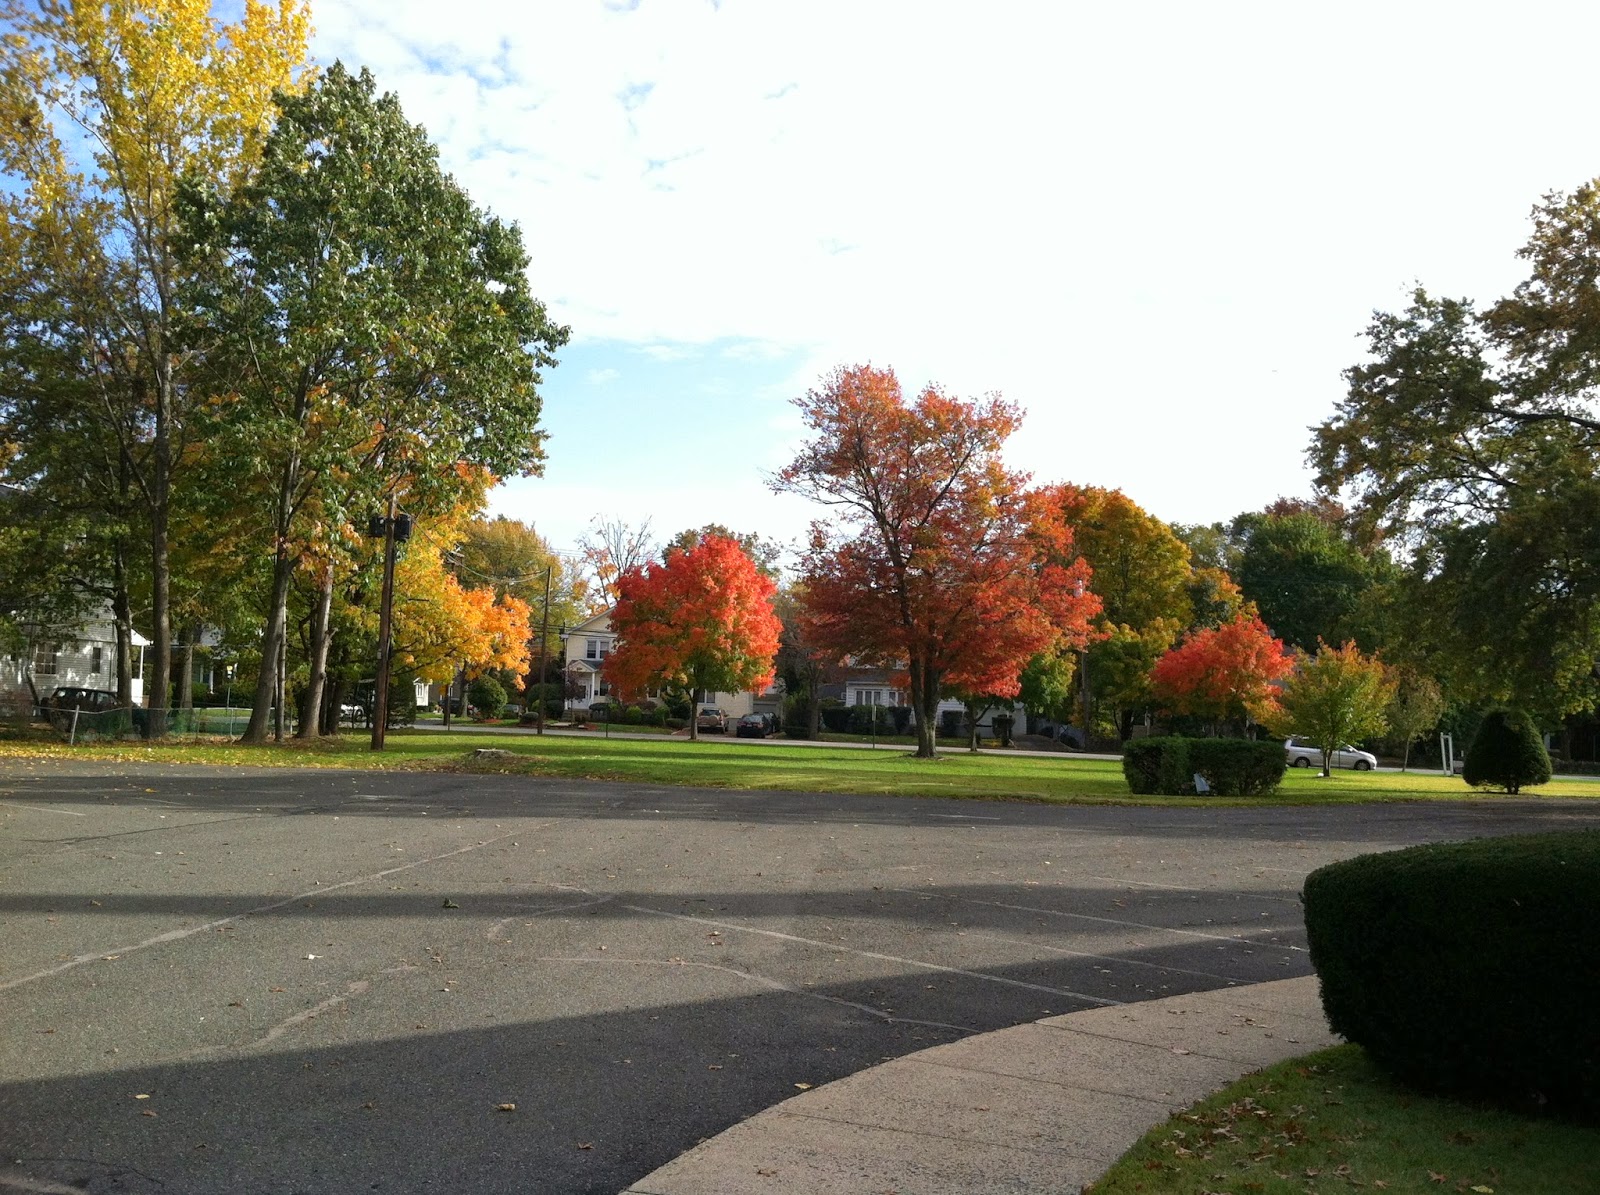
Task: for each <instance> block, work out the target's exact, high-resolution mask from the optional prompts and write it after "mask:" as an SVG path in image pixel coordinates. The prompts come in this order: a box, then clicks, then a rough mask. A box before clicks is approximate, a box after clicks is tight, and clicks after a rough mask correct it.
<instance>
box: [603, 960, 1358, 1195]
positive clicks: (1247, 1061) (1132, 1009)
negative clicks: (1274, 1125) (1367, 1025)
mask: <svg viewBox="0 0 1600 1195" xmlns="http://www.w3.org/2000/svg"><path fill="white" fill-rule="evenodd" d="M1337 1042H1338V1039H1337V1038H1336V1037H1334V1036H1333V1035H1332V1034H1331V1033H1330V1032H1329V1030H1328V1025H1327V1021H1326V1020H1325V1019H1324V1017H1323V1014H1322V1004H1321V1001H1320V999H1319V998H1318V995H1317V981H1316V979H1315V977H1307V978H1304V979H1285V980H1279V981H1278V982H1275V983H1263V984H1254V985H1251V986H1248V987H1233V988H1219V989H1216V990H1214V991H1209V992H1196V993H1194V994H1193V995H1188V996H1172V997H1169V998H1167V999H1164V1000H1151V1001H1146V1002H1143V1003H1139V1004H1125V1005H1119V1006H1116V1007H1111V1008H1096V1009H1092V1010H1090V1011H1088V1012H1075V1013H1068V1014H1066V1015H1065V1016H1057V1017H1050V1018H1049V1019H1047V1020H1043V1021H1036V1022H1034V1023H1033V1024H1030V1025H1017V1026H1015V1027H1013V1028H1010V1029H1001V1030H998V1031H996V1032H993V1033H983V1034H979V1035H977V1036H975V1037H970V1038H967V1039H966V1040H964V1041H958V1042H952V1043H950V1044H949V1045H944V1046H934V1047H933V1048H932V1049H928V1050H922V1051H919V1052H918V1053H915V1054H908V1055H906V1056H905V1057H903V1058H897V1059H895V1060H894V1061H893V1062H886V1063H884V1064H883V1065H882V1066H875V1067H872V1068H870V1069H868V1070H865V1071H861V1072H859V1073H857V1074H854V1075H850V1076H848V1077H847V1078H844V1079H840V1080H838V1081H836V1082H833V1083H829V1084H827V1085H826V1086H824V1087H819V1088H817V1089H816V1090H815V1091H808V1092H806V1093H805V1094H803V1095H798V1096H795V1097H794V1098H793V1099H789V1100H785V1101H784V1102H783V1103H781V1104H778V1105H776V1106H775V1107H772V1108H769V1109H767V1110H766V1111H764V1112H759V1113H757V1114H756V1115H755V1116H752V1117H751V1118H750V1119H749V1120H746V1121H743V1122H742V1123H740V1124H737V1125H734V1126H733V1127H732V1128H730V1129H728V1130H727V1131H725V1132H723V1133H719V1134H718V1135H717V1136H715V1137H713V1138H711V1139H710V1140H708V1141H704V1142H702V1143H701V1144H700V1145H697V1146H696V1147H695V1148H694V1149H691V1150H690V1151H689V1152H688V1153H685V1154H683V1155H682V1156H681V1157H678V1158H676V1159H675V1160H673V1161H672V1162H669V1163H668V1164H667V1165H665V1166H663V1167H662V1168H661V1169H659V1170H657V1171H655V1172H654V1173H653V1174H649V1175H646V1176H645V1177H644V1178H641V1179H640V1180H639V1181H638V1182H636V1183H634V1184H633V1185H632V1186H631V1187H629V1188H628V1190H627V1191H625V1192H624V1193H623V1195H788V1193H791V1192H794V1193H800V1192H804V1193H806V1195H889V1193H893V1195H968V1193H970V1195H996V1193H998V1192H1025V1193H1028V1195H1034V1193H1041V1195H1042V1193H1045V1192H1049V1193H1052V1195H1053V1193H1068V1195H1078V1192H1080V1191H1081V1190H1082V1188H1083V1185H1084V1184H1085V1183H1088V1182H1092V1181H1093V1180H1094V1179H1096V1178H1098V1177H1099V1176H1100V1175H1101V1174H1103V1173H1104V1172H1105V1171H1106V1169H1107V1168H1108V1167H1109V1166H1110V1165H1111V1163H1113V1162H1114V1161H1116V1160H1117V1159H1118V1158H1119V1157H1121V1156H1122V1154H1123V1153H1125V1152H1126V1151H1127V1150H1128V1148H1129V1147H1130V1146H1131V1145H1132V1144H1133V1143H1134V1142H1135V1141H1137V1140H1138V1139H1139V1137H1140V1136H1142V1135H1143V1134H1144V1132H1145V1131H1146V1130H1147V1129H1149V1128H1150V1127H1151V1126H1153V1125H1156V1124H1159V1123H1160V1122H1161V1121H1163V1120H1165V1119H1166V1117H1167V1116H1169V1115H1170V1114H1171V1113H1173V1112H1176V1111H1179V1110H1180V1109H1183V1108H1187V1107H1188V1106H1189V1105H1190V1104H1193V1103H1194V1102H1195V1101H1197V1100H1199V1099H1201V1098H1203V1097H1204V1096H1207V1095H1209V1094H1211V1093H1212V1092H1213V1091H1216V1090H1217V1089H1218V1088H1221V1087H1224V1086H1226V1085H1227V1084H1229V1083H1231V1082H1233V1080H1235V1079H1237V1078H1238V1077H1239V1076H1241V1075H1244V1074H1248V1073H1249V1072H1250V1071H1253V1070H1258V1069H1260V1068H1261V1067H1264V1066H1269V1065H1271V1064H1272V1063H1274V1062H1279V1061H1282V1060H1283V1059H1285V1058H1292V1057H1294V1056H1296V1055H1298V1054H1305V1053H1309V1052H1310V1051H1312V1050H1319V1049H1322V1048H1323V1047H1324V1046H1330V1045H1335V1044H1337Z"/></svg>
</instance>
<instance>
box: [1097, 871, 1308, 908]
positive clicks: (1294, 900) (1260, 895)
mask: <svg viewBox="0 0 1600 1195" xmlns="http://www.w3.org/2000/svg"><path fill="white" fill-rule="evenodd" d="M1272 870H1274V871H1283V870H1284V869H1283V868H1281V867H1276V868H1273V869H1272ZM1290 874H1291V875H1299V874H1300V873H1299V872H1291V873H1290ZM1089 878H1090V879H1091V880H1101V881H1103V882H1104V883H1107V884H1134V885H1137V886H1138V887H1140V888H1159V889H1161V891H1163V892H1200V893H1204V894H1206V895H1208V896H1215V895H1216V889H1214V888H1189V887H1186V886H1184V885H1183V884H1157V883H1155V882H1154V881H1153V880H1119V879H1117V878H1116V877H1115V876H1090V877H1089ZM1237 895H1241V896H1248V897H1250V898H1252V899H1254V900H1275V901H1279V902H1281V903H1282V904H1286V905H1297V904H1299V903H1300V898H1299V897H1296V896H1269V895H1267V894H1266V893H1264V892H1244V893H1238V894H1237Z"/></svg>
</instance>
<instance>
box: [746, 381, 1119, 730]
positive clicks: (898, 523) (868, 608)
mask: <svg viewBox="0 0 1600 1195" xmlns="http://www.w3.org/2000/svg"><path fill="white" fill-rule="evenodd" d="M796 405H797V406H798V407H799V408H800V412H801V416H802V418H803V419H804V421H805V423H806V425H807V427H809V428H810V429H811V431H812V432H813V438H812V439H811V440H810V441H809V442H808V443H807V444H806V445H805V446H804V447H803V448H802V449H801V451H800V454H799V455H798V456H797V457H796V458H795V460H794V461H793V462H792V463H791V464H790V465H789V466H788V467H787V468H786V469H784V470H783V472H782V473H780V474H779V475H778V477H777V479H776V480H775V481H774V483H773V484H774V488H775V489H778V490H780V491H785V492H790V493H799V494H804V495H805V496H807V497H810V498H813V499H815V500H816V501H819V502H822V503H825V504H827V505H829V506H831V507H833V508H834V509H835V512H836V517H835V518H834V519H832V520H830V521H828V522H818V523H815V524H813V525H812V537H811V546H810V550H809V552H808V553H807V554H806V556H805V557H804V560H803V563H802V575H803V582H804V584H803V595H804V603H805V607H804V621H805V626H806V631H807V635H808V637H809V638H810V639H811V640H812V642H814V643H815V644H817V645H818V646H819V647H820V648H822V649H823V650H826V651H828V652H830V653H832V654H833V655H834V656H835V657H836V658H839V657H853V658H855V659H856V660H857V661H859V662H861V663H866V664H879V665H885V666H889V667H894V668H902V667H903V668H904V669H905V671H906V673H907V674H908V677H909V681H910V690H911V705H912V708H913V709H914V711H915V712H916V721H917V754H918V755H919V756H923V757H931V756H932V755H933V754H934V750H933V746H934V713H935V711H936V709H937V707H938V704H939V696H940V690H941V688H942V687H950V688H959V689H963V690H967V691H970V692H976V693H986V694H994V695H996V696H1012V695H1015V694H1016V693H1017V692H1018V691H1019V685H1018V676H1019V674H1020V672H1021V670H1022V668H1023V666H1024V665H1025V664H1026V663H1027V661H1028V660H1029V659H1030V658H1031V657H1032V656H1034V655H1035V654H1037V653H1038V652H1039V651H1041V650H1043V649H1044V648H1046V647H1048V646H1050V645H1052V644H1054V643H1057V642H1059V641H1061V640H1062V639H1063V638H1065V639H1067V640H1069V641H1070V642H1072V643H1073V645H1075V646H1076V645H1079V644H1081V642H1083V641H1084V640H1086V638H1087V636H1088V634H1089V621H1090V619H1091V618H1093V616H1094V615H1095V614H1097V613H1098V612H1099V609H1100V601H1099V599H1098V598H1096V597H1095V596H1094V595H1092V594H1090V593H1089V592H1088V580H1089V569H1088V566H1087V564H1085V563H1084V562H1083V561H1082V560H1081V559H1079V558H1078V557H1077V556H1076V555H1075V554H1074V553H1073V552H1072V535H1071V531H1070V529H1069V528H1068V527H1067V525H1066V524H1065V522H1064V521H1062V520H1061V519H1060V518H1059V517H1058V516H1054V515H1052V514H1051V513H1050V512H1049V510H1048V509H1047V507H1046V506H1045V505H1044V504H1041V503H1036V502H1033V501H1030V499H1029V497H1028V495H1027V494H1026V492H1025V490H1024V488H1023V487H1024V485H1025V483H1026V480H1027V478H1026V476H1025V475H1024V474H1021V473H1016V472H1013V471H1011V470H1008V469H1006V468H1005V466H1004V464H1003V463H1002V462H1001V460H1000V449H1001V447H1002V445H1003V444H1004V442H1005V440H1006V438H1007V437H1008V436H1009V435H1010V434H1011V433H1012V432H1013V431H1015V430H1016V428H1017V427H1018V425H1019V424H1020V422H1021V414H1020V412H1019V411H1018V410H1017V408H1016V407H1015V406H1013V405H1011V404H1010V403H1007V402H1005V401H1004V400H1002V399H1001V398H999V397H998V396H989V397H986V398H982V399H977V400H972V401H967V400H962V399H958V398H952V397H950V396H948V395H946V394H944V393H943V392H942V391H941V390H939V389H938V388H937V387H935V386H928V387H927V388H926V389H924V390H923V391H922V392H921V393H920V394H919V395H918V396H917V397H916V399H915V400H913V401H911V402H907V401H906V400H905V397H904V395H903V394H902V392H901V390H900V384H899V382H898V380H897V379H896V378H895V376H894V373H893V371H892V370H887V369H874V368H873V367H871V366H866V365H862V366H853V367H848V368H845V367H841V368H839V369H837V370H835V371H834V372H833V373H832V374H831V375H829V376H828V377H827V378H826V379H825V381H824V385H823V387H822V389H820V390H813V391H810V392H808V393H807V394H806V396H805V397H804V398H801V399H797V400H796Z"/></svg>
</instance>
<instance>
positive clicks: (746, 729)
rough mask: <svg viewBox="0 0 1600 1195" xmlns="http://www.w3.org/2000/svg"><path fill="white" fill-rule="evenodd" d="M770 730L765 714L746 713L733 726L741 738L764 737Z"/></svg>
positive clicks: (734, 731)
mask: <svg viewBox="0 0 1600 1195" xmlns="http://www.w3.org/2000/svg"><path fill="white" fill-rule="evenodd" d="M770 731H771V725H770V724H769V723H768V721H767V716H766V715H765V714H746V715H745V716H744V717H742V718H740V719H739V720H738V721H737V722H736V723H734V726H733V733H734V734H735V735H736V736H737V737H738V738H741V739H764V738H766V737H767V735H768V734H769V733H770Z"/></svg>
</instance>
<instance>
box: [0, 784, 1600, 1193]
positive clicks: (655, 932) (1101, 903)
mask: <svg viewBox="0 0 1600 1195" xmlns="http://www.w3.org/2000/svg"><path fill="white" fill-rule="evenodd" d="M1596 825H1600V808H1597V807H1595V806H1594V805H1590V804H1585V803H1579V802H1558V801H1518V802H1504V801H1495V802H1490V801H1478V802H1463V803H1461V804H1458V805H1440V804H1428V805H1421V804H1419V805H1383V806H1372V807H1351V806H1341V807H1338V808H1331V809H1314V808H1313V809H1307V808H1294V809H1261V810H1241V809H1218V810H1207V809H1170V810H1165V809H1158V808H1156V809H1152V808H1122V809H1119V808H1105V807H1098V808H1087V807H1084V808H1075V807H1064V808H1052V807H1047V806H1039V805H1008V804H1003V803H993V802H955V801H937V800H909V799H895V798H877V797H850V796H837V795H812V794H792V793H746V792H739V793H729V792H721V791H704V790H692V789H666V788H652V787H648V786H629V785H616V784H601V783H583V782H572V781H561V780H542V779H532V778H524V777H502V776H494V777H490V776H450V775H432V774H422V773H410V774H408V773H396V772H383V773H361V772H350V771H345V770H327V771H314V770H295V771H268V770H254V769H230V770H227V771H211V770H206V769H200V768H184V769H177V768H158V767H138V766H125V765H89V764H61V765H51V766H46V765H27V766H24V765H19V764H12V765H8V766H6V767H5V768H4V770H0V932H3V935H4V939H3V940H4V941H5V944H6V951H5V954H4V956H3V957H0V1016H3V1018H4V1024H5V1026H6V1033H5V1036H4V1038H3V1039H0V1075H3V1076H4V1079H3V1081H0V1191H4V1190H8V1189H12V1190H21V1191H91V1192H111V1191H117V1192H154V1191H162V1192H167V1193H172V1192H191V1191H194V1192H209V1191H230V1190H231V1191H252V1192H285V1193H287V1192H297V1193H305V1192H348V1191H354V1190H372V1191H391V1192H412V1191H429V1190H437V1191H450V1192H457V1191H474V1192H480V1191H481V1192H499V1191H505V1192H511V1191H518V1192H528V1191H536V1192H545V1191H549V1192H588V1191H595V1192H615V1191H618V1190H620V1189H622V1188H625V1187H626V1186H628V1185H629V1183H630V1182H631V1181H632V1180H634V1179H636V1178H638V1177H639V1176H640V1175H643V1174H645V1173H647V1172H649V1171H650V1170H652V1169H654V1168H656V1167H657V1166H660V1165H661V1164H663V1163H665V1162H666V1161H668V1160H669V1159H671V1158H672V1157H674V1156H676V1155H677V1154H678V1153H680V1152H681V1151H683V1150H684V1149H687V1148H689V1147H690V1146H692V1145H694V1144H695V1143H696V1142H697V1141H699V1140H700V1139H702V1138H704V1137H707V1136H710V1135H712V1134H714V1133H717V1132H719V1131H721V1130H722V1129H724V1128H726V1127H727V1126H729V1125H730V1124H733V1123H735V1122H737V1121H739V1120H741V1119H742V1118H744V1117H747V1116H749V1115H751V1114H753V1113H755V1112H757V1111H759V1110H760V1109H762V1108H765V1107H768V1106H770V1105H772V1104H774V1103H776V1102H778V1101H780V1100H783V1099H785V1098H786V1097H788V1096H790V1095H793V1094H795V1093H796V1092H797V1091H800V1090H804V1089H805V1088H806V1087H807V1086H816V1085H819V1084H822V1083H825V1082H828V1081H829V1080H832V1079H835V1078H839V1077H841V1076H844V1075H847V1074H851V1073H853V1072H855V1071H858V1070H861V1069H863V1068H865V1067H869V1066H873V1065H875V1064H877V1063H879V1062H881V1061H884V1060H886V1059H891V1058H895V1057H898V1056H900V1055H903V1054H906V1053H909V1052H911V1051H915V1050H919V1049H922V1048H924V1047H927V1046H930V1045H936V1044H941V1043H946V1042H953V1041H957V1040H959V1039H962V1038H964V1037H967V1036H969V1035H971V1034H973V1033H979V1032H984V1031H987V1030H992V1029H999V1028H1003V1027H1006V1026H1011V1025H1016V1024H1020V1023H1025V1022H1030V1021H1033V1020H1036V1019H1039V1018H1041V1017H1045V1016H1052V1015H1057V1014H1061V1013H1066V1012H1071V1011H1075V1010H1079V1009H1088V1008H1094V1007H1101V1006H1113V1005H1116V1004H1119V1003H1126V1002H1132V1001H1139V1000H1146V999H1151V998H1154V997H1159V996H1168V995H1175V994H1179V993H1184V992H1190V991H1197V990H1202V989H1211V988H1217V987H1223V986H1227V985H1229V984H1247V983H1254V982H1258V981H1262V980H1270V979H1281V978H1287V977H1291V976H1297V975H1305V974H1308V972H1309V964H1308V961H1307V958H1306V953H1305V941H1304V933H1303V928H1302V925H1301V921H1300V911H1299V903H1298V897H1297V893H1298V891H1299V887H1300V883H1301V880H1302V879H1303V877H1304V875H1305V873H1306V872H1307V871H1309V870H1311V869H1312V868H1314V867H1317V866H1319V865H1321V864H1322V863H1325V862H1328V861H1330V860H1333V859H1339V858H1345V857H1347V856H1349V855H1352V854H1357V853H1361V852H1364V851H1369V850H1374V849H1385V848H1389V847H1394V846H1400V845H1405V844H1409V843H1415V842H1423V841H1433V840H1440V839H1452V838H1464V837H1471V836H1476V835H1482V834H1499V833H1511V832H1517V831H1525V830H1534V829H1543V828H1551V827H1556V826H1566V827H1572V828H1577V827H1580V826H1583V827H1587V826H1596Z"/></svg>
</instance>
